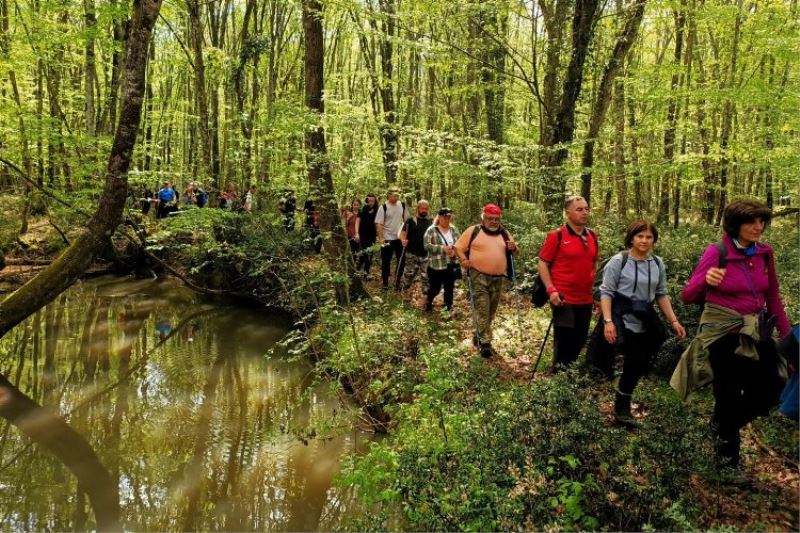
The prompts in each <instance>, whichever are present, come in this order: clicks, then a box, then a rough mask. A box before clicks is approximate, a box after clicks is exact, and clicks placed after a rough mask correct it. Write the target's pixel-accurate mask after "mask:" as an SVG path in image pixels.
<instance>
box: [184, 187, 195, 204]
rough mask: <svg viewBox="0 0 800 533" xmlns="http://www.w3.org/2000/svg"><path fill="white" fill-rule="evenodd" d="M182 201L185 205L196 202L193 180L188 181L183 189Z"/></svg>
mask: <svg viewBox="0 0 800 533" xmlns="http://www.w3.org/2000/svg"><path fill="white" fill-rule="evenodd" d="M183 203H184V204H186V205H187V206H189V205H195V204H196V203H197V194H196V193H195V188H194V183H193V182H189V184H188V185H187V186H186V188H185V189H183Z"/></svg>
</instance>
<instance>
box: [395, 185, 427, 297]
mask: <svg viewBox="0 0 800 533" xmlns="http://www.w3.org/2000/svg"><path fill="white" fill-rule="evenodd" d="M429 211H430V204H429V203H428V201H427V200H420V201H419V202H417V214H416V216H414V217H411V218H409V219H408V220H406V221H405V223H404V224H403V228H402V229H401V230H400V244H402V245H403V248H404V251H403V258H402V263H403V266H402V267H401V268H402V269H403V278H402V279H401V280H400V283H399V288H400V290H405V289H407V288H409V287H410V286H411V284H412V283H414V278H416V277H417V272H419V274H420V277H421V278H422V293H423V294H427V292H428V250H427V249H426V248H425V232H426V231H428V228H430V227H431V222H432V221H431V219H430V218H429V217H428V212H429Z"/></svg>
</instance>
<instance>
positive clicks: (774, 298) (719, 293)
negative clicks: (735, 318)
mask: <svg viewBox="0 0 800 533" xmlns="http://www.w3.org/2000/svg"><path fill="white" fill-rule="evenodd" d="M722 240H723V242H724V243H725V245H726V246H727V248H728V264H727V266H726V270H725V277H724V278H723V280H722V283H720V284H719V285H718V286H717V287H709V286H708V285H706V273H707V272H708V270H709V269H710V268H714V267H716V266H717V265H718V264H719V263H718V260H719V252H718V251H717V248H716V246H715V245H713V244H712V245H710V246H709V247H708V248H706V251H705V252H703V255H702V257H700V261H699V262H698V263H697V265H696V266H695V267H694V272H692V277H691V278H689V282H688V283H687V284H686V286H685V287H684V288H683V291H681V300H683V302H684V303H685V304H693V303H702V302H703V299H705V301H706V302H708V303H712V304H716V305H721V306H723V307H727V308H728V309H733V310H734V311H736V312H737V313H739V314H742V315H749V314H753V313H757V312H758V311H759V310H761V309H762V308H763V306H764V304H766V306H767V311H768V312H769V313H770V314H773V315H775V316H776V317H777V324H776V325H777V328H778V333H779V334H780V335H781V337H783V336H785V335H788V334H789V331H790V330H791V325H790V323H789V318H788V317H787V316H786V310H785V309H784V307H783V301H782V300H781V295H780V286H779V285H778V275H777V274H776V272H775V260H774V258H773V255H772V248H770V247H769V245H766V244H760V243H759V244H758V245H757V246H756V253H755V255H753V256H752V257H747V256H746V255H744V254H742V253H741V252H739V251H737V250H736V247H735V246H734V244H733V241H732V240H731V238H730V237H728V236H727V235H725V236H724V237H723V238H722ZM764 256H766V261H765V257H764ZM754 293H755V294H754Z"/></svg>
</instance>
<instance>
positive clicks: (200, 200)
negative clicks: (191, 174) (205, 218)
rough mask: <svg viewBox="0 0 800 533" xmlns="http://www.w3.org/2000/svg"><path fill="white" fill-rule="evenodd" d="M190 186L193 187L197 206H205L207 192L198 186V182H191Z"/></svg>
mask: <svg viewBox="0 0 800 533" xmlns="http://www.w3.org/2000/svg"><path fill="white" fill-rule="evenodd" d="M192 186H193V187H194V194H195V197H196V199H197V200H196V205H197V207H205V206H206V205H208V193H207V192H206V191H204V190H203V188H202V187H200V184H199V183H197V182H196V181H193V182H192Z"/></svg>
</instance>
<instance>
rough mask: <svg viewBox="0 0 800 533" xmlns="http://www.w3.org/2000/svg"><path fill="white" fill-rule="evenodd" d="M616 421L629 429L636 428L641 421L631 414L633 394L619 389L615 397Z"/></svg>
mask: <svg viewBox="0 0 800 533" xmlns="http://www.w3.org/2000/svg"><path fill="white" fill-rule="evenodd" d="M614 421H615V422H616V423H617V424H619V425H620V426H622V427H625V428H627V429H636V428H637V427H639V423H638V422H637V421H636V419H635V418H633V415H632V414H631V395H630V394H623V393H621V392H619V391H617V395H616V396H615V397H614Z"/></svg>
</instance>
